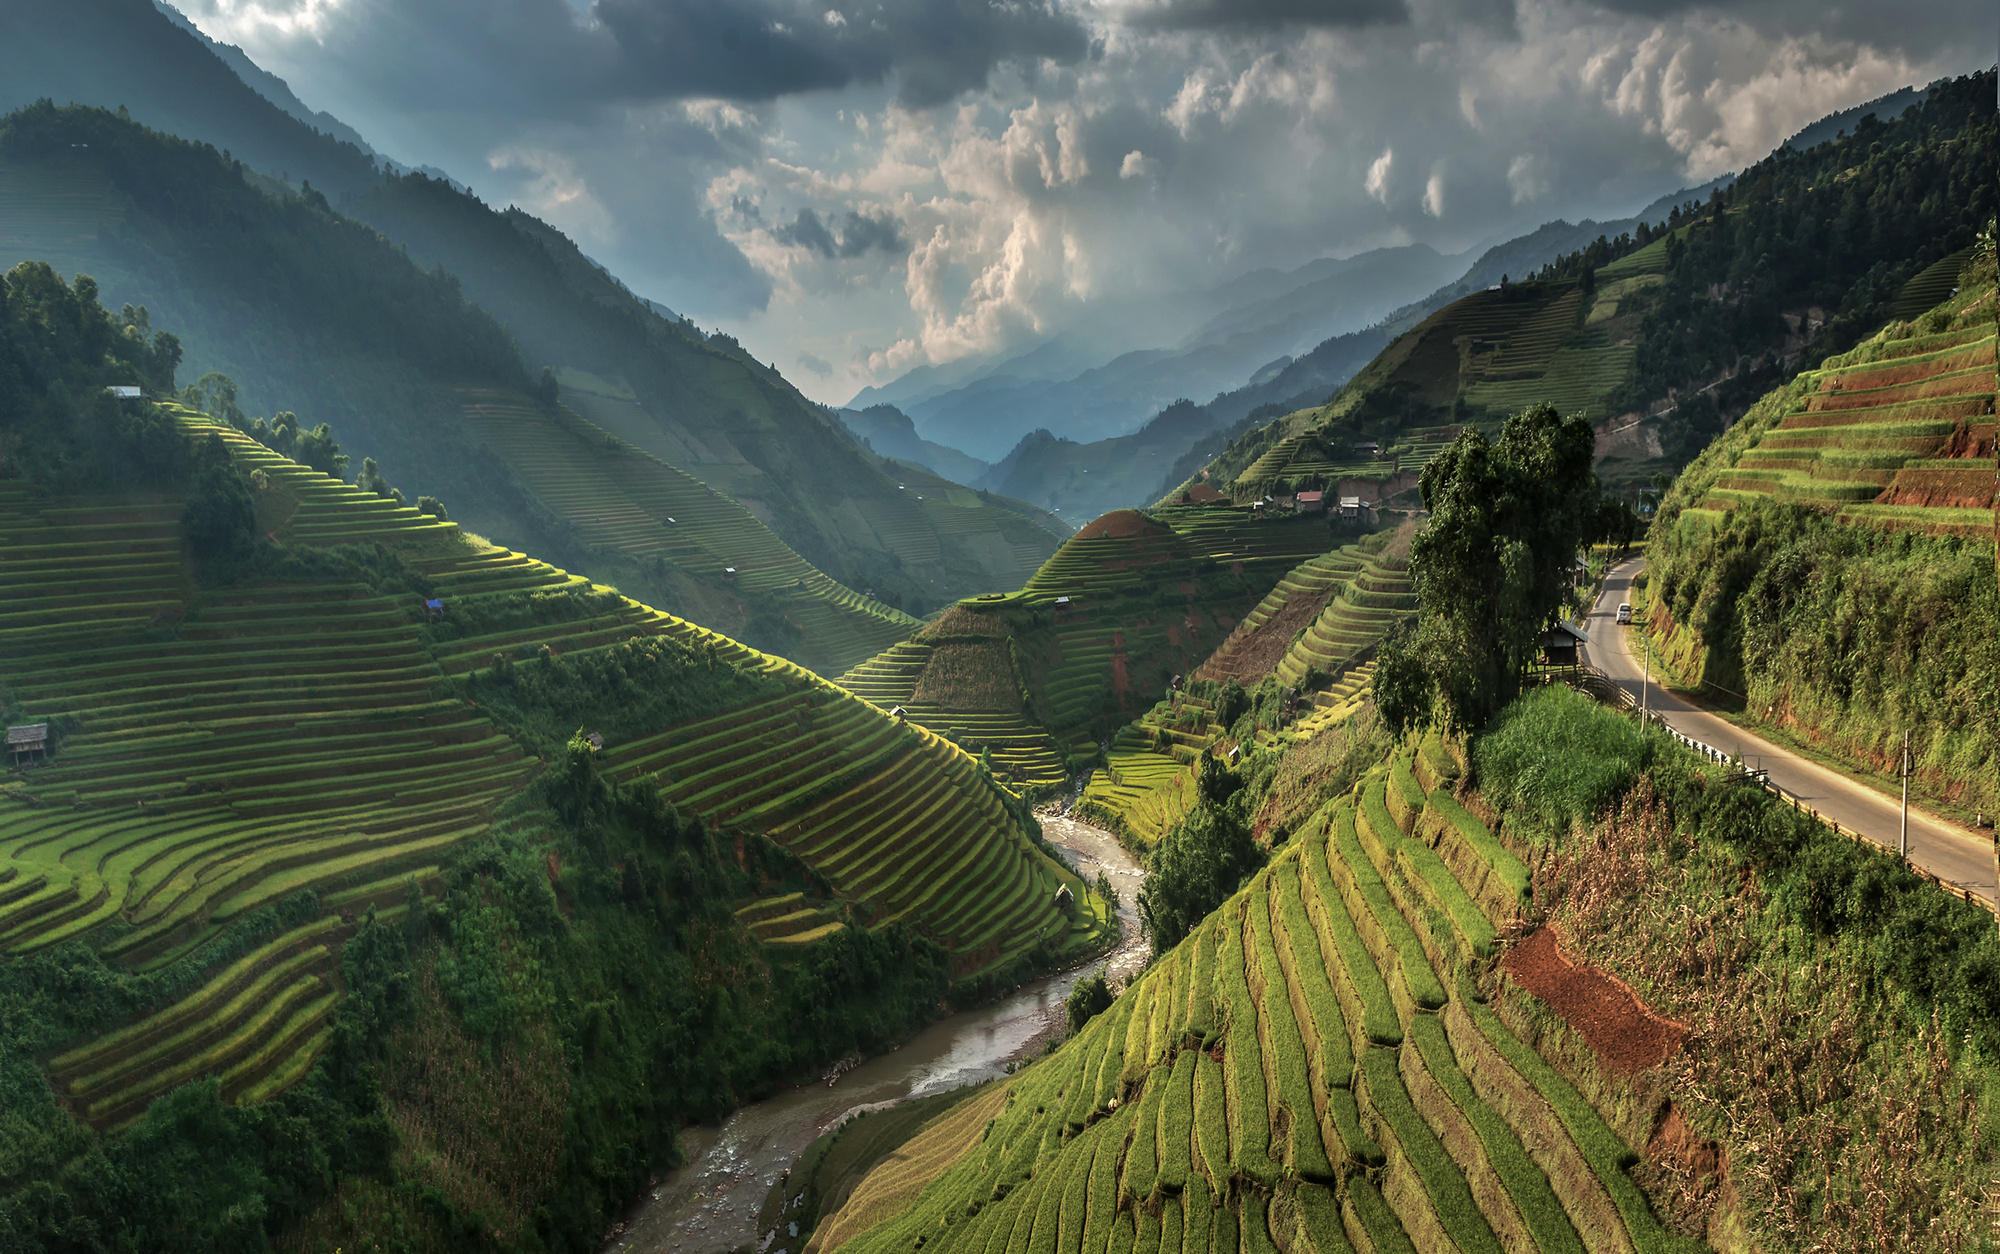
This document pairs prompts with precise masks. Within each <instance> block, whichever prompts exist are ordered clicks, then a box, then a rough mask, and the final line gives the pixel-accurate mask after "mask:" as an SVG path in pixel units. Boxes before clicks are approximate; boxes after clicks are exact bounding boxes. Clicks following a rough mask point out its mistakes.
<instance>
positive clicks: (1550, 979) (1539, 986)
mask: <svg viewBox="0 0 2000 1254" xmlns="http://www.w3.org/2000/svg"><path fill="white" fill-rule="evenodd" d="M1500 965H1501V966H1502V967H1504V968H1506V970H1507V974H1508V975H1510V976H1512V977H1513V978H1514V982H1515V983H1517V984H1519V985H1520V986H1521V987H1522V988H1524V989H1526V990H1528V991H1529V992H1530V993H1533V994H1534V995H1535V996H1536V997H1538V998H1540V999H1541V1000H1542V1001H1543V1002H1545V1003H1546V1004H1547V1005H1548V1007H1549V1009H1551V1010H1553V1011H1555V1012H1556V1013H1557V1014H1559V1015H1561V1016H1562V1017H1563V1019H1564V1021H1566V1022H1567V1023H1568V1024H1569V1025H1570V1026H1571V1027H1574V1028H1575V1029H1576V1030H1577V1031H1579V1032H1581V1033H1583V1039H1584V1040H1586V1041H1588V1042H1590V1047H1591V1049H1593V1050H1594V1051H1596V1053H1597V1057H1598V1059H1599V1060H1600V1061H1601V1062H1603V1063H1604V1065H1605V1066H1607V1067H1609V1068H1610V1069H1611V1070H1612V1071H1614V1072H1617V1073H1619V1074H1621V1075H1631V1074H1633V1073H1634V1072H1639V1071H1644V1070H1645V1069H1646V1068H1648V1067H1652V1066H1657V1065H1658V1064H1660V1063H1662V1062H1664V1061H1666V1060H1667V1059H1668V1058H1670V1057H1672V1056H1673V1054H1674V1051H1675V1050H1677V1049H1679V1048H1680V1045H1681V1039H1682V1038H1683V1037H1685V1036H1686V1035H1687V1027H1686V1025H1684V1024H1679V1023H1675V1022H1673V1021H1671V1020H1669V1019H1663V1018H1661V1017H1660V1016H1659V1015H1657V1014H1654V1013H1653V1011H1652V1010H1651V1009H1649V1008H1648V1007H1647V1005H1646V1003H1645V1002H1643V1001H1640V1000H1639V996H1638V994H1636V993H1634V992H1633V991H1632V990H1631V989H1630V988H1628V987H1627V986H1626V985H1625V984H1623V983H1621V982H1620V981H1618V980H1616V979H1613V978H1612V977H1611V976H1610V975H1607V974H1606V973H1605V972H1603V971H1601V970H1599V969H1598V968H1596V967H1594V966H1591V965H1590V964H1589V963H1587V962H1579V961H1577V960H1575V959H1573V958H1571V957H1570V956H1569V955H1568V954H1566V953H1564V952H1563V949H1562V945H1561V943H1560V942H1559V941H1558V940H1557V938H1556V934H1555V930H1554V929H1553V928H1547V927H1543V928H1537V929H1536V930H1535V931H1533V932H1530V933H1529V934H1528V936H1527V938H1526V939H1524V940H1523V941H1522V942H1521V943H1520V944H1518V945H1516V946H1514V947H1513V948H1512V949H1510V950H1508V951H1507V956H1506V957H1504V958H1502V959H1501V960H1500Z"/></svg>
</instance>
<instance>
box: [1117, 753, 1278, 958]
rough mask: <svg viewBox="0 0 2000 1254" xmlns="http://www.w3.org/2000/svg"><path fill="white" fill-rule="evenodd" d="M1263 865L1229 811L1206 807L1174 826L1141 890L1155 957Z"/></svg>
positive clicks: (1153, 856)
mask: <svg viewBox="0 0 2000 1254" xmlns="http://www.w3.org/2000/svg"><path fill="white" fill-rule="evenodd" d="M1209 760H1210V761H1213V759H1209ZM1205 773H1206V772H1205V771H1204V774H1205ZM1262 861H1263V855H1262V854H1261V853H1260V852H1259V851H1258V849H1257V843H1256V841H1254V840H1252V839H1251V836H1250V829H1249V827H1248V826H1247V825H1246V824H1245V823H1244V822H1243V820H1242V819H1241V818H1240V817H1238V816H1237V815H1236V814H1235V813H1234V812H1233V811H1232V810H1231V809H1230V808H1229V807H1227V806H1221V805H1215V804H1212V803H1210V802H1208V801H1203V803H1202V804H1200V805H1198V806H1196V807H1195V809H1194V810H1193V812H1191V813H1190V814H1189V815H1188V816H1187V817H1186V818H1184V819H1182V820H1181V821H1180V822H1179V823H1176V824H1174V826H1173V827H1172V828H1171V829H1170V830H1169V831H1168V832H1167V834H1166V835H1165V836H1164V837H1162V838H1161V840H1160V843H1159V844H1157V845H1155V846H1154V847H1153V850H1152V852H1151V853H1149V854H1147V855H1146V882H1145V884H1144V885H1142V886H1141V887H1140V889H1139V919H1140V922H1141V923H1142V924H1143V925H1144V927H1145V929H1146V934H1147V935H1148V936H1149V937H1151V938H1152V942H1153V952H1154V953H1155V954H1164V953H1166V952H1167V951H1168V950H1169V949H1172V948H1173V947H1174V946H1175V945H1177V944H1179V943H1180V940H1181V938H1182V937H1183V936H1186V935H1187V934H1188V932H1189V931H1190V930H1191V929H1192V928H1193V927H1194V925H1195V924H1196V923H1197V922H1199V921H1200V920H1201V919H1202V918H1203V917H1204V916H1206V915H1207V914H1208V912H1209V911H1211V910H1213V909H1215V908H1216V907H1217V906H1219V905H1221V904H1222V903H1223V901H1224V899H1226V898H1227V897H1228V896H1229V894H1231V893H1233V892H1235V891H1236V886H1237V885H1238V884H1241V883H1242V882H1243V880H1244V877H1246V876H1248V875H1249V874H1250V873H1251V872H1253V871H1255V870H1256V869H1257V867H1258V866H1259V865H1260V864H1261V863H1262Z"/></svg>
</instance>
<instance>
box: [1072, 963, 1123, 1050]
mask: <svg viewBox="0 0 2000 1254" xmlns="http://www.w3.org/2000/svg"><path fill="white" fill-rule="evenodd" d="M1111 1001H1112V997H1111V986H1110V985H1109V984H1107V983H1105V982H1104V969H1103V968H1102V967H1100V968H1098V969H1097V970H1095V971H1093V972H1091V973H1090V974H1089V975H1086V976H1084V977H1083V978H1082V979H1080V980H1078V981H1077V982H1076V987H1075V988H1072V989H1071V990H1070V991H1069V996H1068V997H1066V998H1064V999H1063V1015H1064V1017H1065V1019H1067V1021H1068V1023H1069V1033H1070V1035H1071V1036H1075V1035H1076V1034H1077V1033H1078V1032H1080V1031H1082V1030H1083V1025H1084V1024H1086V1023H1089V1022H1090V1021H1091V1020H1092V1019H1094V1018H1096V1017H1097V1016H1098V1015H1099V1014H1102V1013H1103V1012H1104V1011H1106V1010H1109V1009H1110V1008H1111Z"/></svg>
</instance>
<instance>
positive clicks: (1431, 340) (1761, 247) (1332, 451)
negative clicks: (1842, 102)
mask: <svg viewBox="0 0 2000 1254" xmlns="http://www.w3.org/2000/svg"><path fill="white" fill-rule="evenodd" d="M1993 81H1994V80H1993V74H1992V72H1991V71H1988V72H1986V73H1983V74H1978V75H1973V76H1970V77H1967V78H1963V79H1957V80H1948V81H1940V82H1939V83H1936V84H1933V85H1932V87H1931V88H1930V89H1929V91H1928V93H1927V95H1926V97H1925V99H1924V101H1923V102H1922V103H1921V104H1919V105H1917V106H1915V107H1913V108H1911V109H1910V110H1909V111H1907V112H1905V113H1903V114H1901V115H1900V116H1898V117H1896V118H1895V119H1894V120H1892V121H1889V122H1881V121H1878V120H1875V119H1874V118H1872V117H1870V118H1866V119H1864V120H1863V121H1862V122H1861V123H1860V124H1858V125H1857V126H1856V127H1855V129H1854V132H1853V133H1852V134H1848V135H1845V136H1844V137H1842V138H1839V139H1836V140H1833V141H1830V142H1826V143H1823V144H1820V145H1818V146H1815V147H1813V148H1810V149H1806V150H1804V151H1799V150H1795V149H1793V148H1791V147H1785V148H1781V149H1779V150H1778V151H1777V152H1775V153H1773V154H1772V155H1771V156H1770V157H1767V158H1766V159H1765V160H1763V161H1761V162H1759V163H1758V164H1757V165H1755V166H1752V167H1751V168H1750V169H1748V170H1746V171H1744V172H1743V174H1742V175H1741V176H1739V177H1738V178H1737V180H1736V181H1735V183H1734V184H1733V185H1731V186H1730V187H1729V188H1728V189H1726V190H1721V191H1718V192H1716V193H1715V194H1714V195H1713V196H1712V197H1711V199H1710V200H1709V201H1708V203H1707V204H1706V205H1704V206H1695V205H1692V204H1690V205H1689V206H1686V207H1683V208H1680V209H1676V210H1675V211H1674V212H1673V213H1672V214H1671V215H1670V217H1669V218H1668V221H1667V224H1666V226H1665V227H1664V228H1663V229H1662V230H1660V231H1657V232H1656V231H1654V230H1652V229H1651V228H1650V227H1646V226H1643V225H1642V227H1641V228H1640V230H1639V231H1638V232H1637V233H1636V234H1635V235H1621V236H1619V237H1618V238H1617V239H1615V240H1614V239H1602V238H1600V239H1599V240H1598V241H1597V242H1596V243H1594V244H1592V245H1591V246H1590V247H1588V248H1585V249H1583V250H1581V251H1580V252H1577V253H1574V254H1571V255H1569V256H1567V257H1564V258H1561V259H1559V260H1558V261H1556V262H1554V263H1551V264H1550V265H1548V266H1545V267H1543V268H1542V269H1541V270H1539V271H1538V272H1536V273H1535V274H1534V275H1521V276H1515V279H1516V281H1513V282H1507V281H1503V282H1502V283H1500V284H1499V285H1498V286H1496V287H1494V288H1492V289H1490V290H1487V291H1483V292H1474V293H1472V294H1470V295H1468V296H1465V297H1462V298H1460V299H1459V300H1457V301H1454V302H1452V303H1451V304H1450V305H1447V306H1445V307H1444V308H1443V309H1440V310H1438V311H1437V312H1436V313H1434V314H1432V315H1431V316H1430V317H1428V318H1426V319H1425V320H1424V321H1423V322H1421V323H1419V324H1418V325H1417V326H1415V327H1413V328H1411V329H1410V330H1408V331H1405V332H1403V333H1402V334H1401V335H1399V336H1397V337H1396V338H1395V339H1394V340H1392V341H1391V342H1390V344H1389V346H1388V347H1387V348H1386V349H1384V350H1383V351H1382V352H1381V353H1380V355H1379V356H1377V357H1376V358H1375V360H1374V361H1373V362H1371V363H1370V364H1369V365H1368V366H1367V367H1365V368H1364V369H1363V370H1362V371H1361V372H1360V373H1359V374H1357V375H1355V376H1354V378H1352V379H1351V380H1349V382H1348V383H1347V384H1346V385H1345V386H1344V387H1342V388H1341V390H1340V391H1339V392H1338V393H1336V394H1335V395H1334V397H1333V398H1332V399H1331V400H1330V401H1328V402H1327V403H1326V404H1325V405H1321V406H1318V407H1315V408H1311V409H1304V410H1299V411H1297V412H1294V413H1291V414H1287V415H1285V416H1283V417H1281V418H1278V419H1276V420H1274V421H1272V422H1270V423H1268V424H1266V425H1264V426H1262V427H1259V428H1257V429H1256V430H1254V431H1251V432H1249V433H1248V434H1246V435H1244V436H1242V437H1241V438H1239V439H1237V440H1236V442H1235V443H1234V444H1232V445H1231V446H1230V447H1229V448H1228V449H1227V450H1226V451H1225V452H1224V453H1223V454H1222V455H1221V456H1219V457H1217V458H1216V459H1215V460H1214V461H1213V462H1211V463H1210V464H1209V466H1208V468H1207V470H1206V471H1205V472H1204V475H1205V477H1206V478H1207V479H1208V481H1209V482H1210V483H1212V484H1214V485H1216V486H1218V487H1221V488H1222V489H1223V490H1224V491H1226V492H1228V493H1229V494H1230V495H1232V496H1233V497H1235V498H1236V499H1239V500H1242V499H1249V498H1251V497H1254V496H1256V495H1258V494H1261V493H1264V492H1269V491H1274V490H1278V489H1282V488H1297V487H1324V488H1326V489H1328V490H1329V491H1330V492H1331V491H1337V492H1340V493H1343V494H1350V493H1357V492H1358V493H1360V494H1361V495H1364V496H1368V497H1370V498H1371V499H1374V498H1376V497H1378V496H1389V495H1394V494H1396V493H1399V492H1402V491H1405V490H1407V489H1408V488H1409V487H1411V486H1413V485H1414V482H1415V480H1414V472H1415V471H1416V470H1417V469H1419V468H1420V467H1421V466H1422V464H1423V462H1424V461H1426V460H1427V459H1428V458H1429V456H1430V455H1431V454H1432V453H1434V452H1435V451H1436V447H1437V446H1438V445H1439V442H1440V441H1441V440H1447V439H1449V431H1450V429H1451V428H1452V427H1453V426H1455V425H1462V424H1465V423H1476V424H1482V425H1493V424H1497V423H1498V422H1499V421H1500V420H1502V419H1503V418H1504V417H1505V416H1506V415H1508V414H1510V413H1514V412H1517V411H1519V410H1520V409H1522V408H1524V407H1526V406H1528V405H1531V404H1538V403H1541V402H1544V401H1546V402H1548V403H1550V404H1553V405H1555V406H1556V407H1557V408H1558V409H1559V410H1561V411H1562V412H1564V413H1582V414H1584V415H1586V416H1587V417H1589V418H1590V419H1591V420H1592V422H1593V423H1594V424H1596V425H1597V427H1598V430H1599V457H1600V459H1601V460H1602V462H1603V464H1602V465H1601V467H1600V472H1599V473H1600V474H1601V475H1602V476H1603V477H1604V478H1605V480H1606V482H1607V483H1608V484H1610V485H1612V486H1614V487H1615V486H1620V485H1624V486H1629V485H1631V484H1635V483H1643V482H1645V481H1646V479H1647V477H1648V476H1649V475H1651V474H1653V473H1656V472H1658V471H1661V470H1673V469H1675V468H1677V467H1679V466H1680V465H1682V464H1684V463H1686V462H1687V461H1688V460H1689V459H1690V458H1692V457H1693V456H1694V455H1695V453H1697V452H1699V451H1700V449H1701V448H1702V447H1703V446H1704V445H1706V444H1707V443H1708V441H1709V440H1710V439H1711V438H1712V437H1713V436H1714V435H1716V434H1719V433H1720V432H1721V430H1722V429H1723V428H1724V427H1725V426H1727V425H1728V421H1729V419H1730V418H1731V417H1732V416H1733V415H1734V414H1736V413H1740V412H1741V409H1742V407H1745V406H1747V405H1748V404H1749V403H1750V402H1751V401H1752V400H1754V399H1755V398H1756V396H1757V395H1759V394H1760V393H1761V392H1762V391H1763V390H1764V389H1766V388H1767V387H1769V386H1770V385H1771V384H1772V383H1773V382H1775V381H1777V380H1778V379H1781V378H1782V377H1783V375H1784V373H1785V367H1786V365H1787V364H1788V363H1789V364H1796V363H1797V362H1799V361H1801V360H1817V359H1818V358H1820V357H1823V356H1826V355H1828V354H1830V353H1835V352H1839V351H1842V350H1844V349H1846V348H1847V347H1849V346H1850V345H1852V344H1853V343H1854V342H1855V341H1856V340H1857V339H1859V338H1860V337H1861V336H1863V335H1865V334H1866V333H1867V331H1868V330H1869V329H1872V328H1873V327H1874V326H1877V325H1879V324H1880V322H1881V321H1882V319H1883V318H1885V317H1887V316H1889V314H1890V313H1891V312H1892V310H1893V309H1894V308H1895V307H1896V303H1897V302H1898V300H1907V299H1916V298H1921V295H1922V293H1924V292H1927V291H1931V290H1932V288H1934V287H1935V285H1936V283H1937V282H1938V281H1939V277H1940V273H1941V270H1944V269H1948V268H1949V265H1950V263H1949V260H1948V259H1949V258H1950V257H1952V256H1954V255H1957V254H1959V253H1960V251H1961V250H1963V249H1964V248H1966V247H1967V246H1969V245H1970V244H1971V242H1972V238H1973V234H1974V233H1975V232H1976V231H1977V230H1978V228H1979V226H1980V225H1981V224H1982V223H1984V221H1985V220H1986V218H1987V217H1988V216H1990V215H1991V213H1992V211H1993V204H1994V195H1995V193H1994V190H1993V189H1994V187H1995V185H1996V173H1995V166H1994V152H1995V143H1994V139H1995V122H1994V119H1993V114H1992V110H1991V109H1989V108H1986V107H1984V102H1985V101H1987V100H1988V99H1990V97H1991V95H1992V90H1993ZM1891 204H1893V205H1894V206H1895V208H1893V209H1891V208H1888V206H1889V205H1891ZM1941 294H1942V293H1938V295H1941ZM1935 298H1936V297H1935V296H1934V297H1933V299H1935ZM1364 445H1375V446H1379V451H1378V450H1377V449H1371V448H1363V447H1362V446H1364Z"/></svg>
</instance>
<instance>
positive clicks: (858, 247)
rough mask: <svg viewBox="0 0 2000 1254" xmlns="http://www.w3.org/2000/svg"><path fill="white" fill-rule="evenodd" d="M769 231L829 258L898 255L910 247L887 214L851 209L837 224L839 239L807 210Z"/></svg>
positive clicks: (781, 242)
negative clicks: (877, 214)
mask: <svg viewBox="0 0 2000 1254" xmlns="http://www.w3.org/2000/svg"><path fill="white" fill-rule="evenodd" d="M771 234H772V236H773V237H774V238H775V239H776V240H777V241H778V242H779V243H780V244H791V245H794V246H796V247H799V248H803V249H805V250H807V251H808V252H814V253H818V254H819V255H820V256H822V257H825V258H827V259H829V260H832V259H833V258H836V257H840V258H853V257H860V256H863V255H865V254H867V253H870V252H875V251H881V252H884V253H888V254H890V255H892V256H901V255H902V254H904V253H907V252H908V251H909V247H910V246H909V244H908V243H906V242H905V241H904V239H903V229H902V228H901V227H900V226H898V225H897V224H896V220H895V219H894V218H892V217H890V216H889V215H888V214H886V213H885V214H881V215H879V216H875V215H870V214H863V213H856V212H854V211H853V210H852V209H850V210H848V212H847V217H846V219H845V220H844V221H843V222H842V223H841V226H840V235H839V238H835V236H834V233H833V231H832V229H830V228H829V227H828V226H827V225H826V223H825V221H824V220H822V219H821V218H820V216H819V214H817V213H815V212H813V211H812V210H811V209H801V210H799V214H798V217H796V218H794V219H793V220H792V221H790V222H787V223H784V224H783V225H781V226H779V227H778V228H777V229H776V230H775V231H773V232H771Z"/></svg>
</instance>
